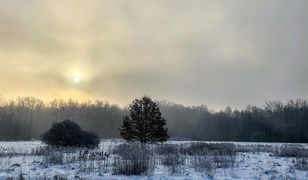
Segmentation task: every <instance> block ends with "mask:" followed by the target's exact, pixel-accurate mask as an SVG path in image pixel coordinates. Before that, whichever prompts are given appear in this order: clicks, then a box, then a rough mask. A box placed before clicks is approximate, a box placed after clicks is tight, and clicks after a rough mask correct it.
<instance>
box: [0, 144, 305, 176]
mask: <svg viewBox="0 0 308 180" xmlns="http://www.w3.org/2000/svg"><path fill="white" fill-rule="evenodd" d="M121 143H122V141H120V140H104V141H102V142H101V144H100V149H99V150H98V151H102V152H111V151H112V149H114V147H116V146H117V145H119V144H121ZM182 143H184V144H189V143H191V142H189V141H185V142H183V141H171V142H169V144H182ZM210 143H213V142H210ZM215 143H218V142H215ZM232 143H233V144H235V145H236V146H237V147H241V149H242V150H241V151H239V152H237V153H236V157H235V162H234V164H233V165H232V166H230V167H225V168H214V169H211V170H209V171H206V172H205V171H203V172H200V171H198V170H196V168H194V167H193V166H192V165H191V164H190V163H187V161H189V158H188V159H185V163H184V164H183V165H180V166H179V167H178V168H177V170H176V171H174V172H172V171H170V168H167V167H166V166H164V165H162V164H160V163H155V165H154V166H153V168H154V169H153V173H152V174H151V175H149V176H123V175H113V172H112V163H113V160H112V158H110V159H109V160H106V161H104V162H99V163H98V161H95V160H94V161H93V162H92V161H91V162H88V163H87V164H86V165H84V164H81V163H80V162H78V161H72V162H71V163H65V164H55V165H50V164H45V163H44V156H42V155H36V154H33V150H35V149H37V148H38V147H41V146H44V145H43V144H41V143H40V142H38V141H27V142H0V152H1V153H0V179H7V178H18V176H19V175H20V174H22V175H23V176H24V177H25V178H26V179H44V178H50V179H53V178H55V177H58V178H60V177H63V178H67V179H145V178H146V179H303V180H304V179H308V171H304V170H298V169H296V168H295V166H294V162H295V158H292V157H290V158H287V157H277V156H273V154H272V152H269V151H270V150H268V149H271V148H272V149H275V148H279V147H281V146H282V145H284V144H282V143H237V142H232ZM259 145H261V146H262V148H259V149H257V148H256V149H257V151H256V150H251V149H250V148H251V147H258V146H259ZM289 145H291V146H293V145H294V146H297V145H296V144H289ZM302 146H304V147H305V148H307V145H306V144H302ZM264 147H265V148H264ZM245 148H246V149H249V150H247V151H246V150H243V149H245ZM111 157H112V156H111ZM157 158H158V157H157ZM72 159H73V158H72ZM155 162H156V161H155ZM157 162H159V161H157ZM100 166H102V167H104V168H101V167H100Z"/></svg>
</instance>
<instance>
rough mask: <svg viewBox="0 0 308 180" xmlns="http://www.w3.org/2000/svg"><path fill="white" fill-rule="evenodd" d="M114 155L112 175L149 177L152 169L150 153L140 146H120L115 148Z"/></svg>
mask: <svg viewBox="0 0 308 180" xmlns="http://www.w3.org/2000/svg"><path fill="white" fill-rule="evenodd" d="M114 154H115V155H116V157H115V160H114V164H113V174H117V175H149V174H150V171H151V170H152V169H153V167H152V166H153V159H152V158H151V151H150V149H149V148H148V147H147V146H144V145H142V144H139V143H131V144H121V145H119V146H117V147H116V148H115V150H114Z"/></svg>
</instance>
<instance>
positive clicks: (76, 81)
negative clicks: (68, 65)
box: [73, 76, 81, 84]
mask: <svg viewBox="0 0 308 180" xmlns="http://www.w3.org/2000/svg"><path fill="white" fill-rule="evenodd" d="M73 80H74V82H75V83H76V84H77V83H79V82H80V80H81V79H80V76H74V79H73Z"/></svg>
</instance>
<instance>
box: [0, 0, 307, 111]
mask: <svg viewBox="0 0 308 180" xmlns="http://www.w3.org/2000/svg"><path fill="white" fill-rule="evenodd" d="M307 77H308V1H307V0H249V1H248V0H211V1H210V0H147V1H144V0H108V1H107V0H65V1H63V0H49V1H47V0H45V1H43V0H0V94H1V95H2V96H4V97H16V96H36V97H39V98H42V99H45V100H50V99H53V98H68V97H72V98H76V99H87V98H101V99H104V100H108V101H110V102H111V103H116V104H121V105H125V104H128V103H130V102H131V101H132V100H133V99H134V98H136V97H140V96H142V95H145V94H146V95H149V96H151V97H153V98H154V99H159V100H163V99H166V100H170V101H174V102H177V103H182V104H186V105H199V104H207V105H208V106H209V107H213V108H220V107H225V106H233V107H244V106H245V105H247V104H252V105H262V104H264V102H265V101H268V100H282V101H286V100H287V99H290V98H308V79H307Z"/></svg>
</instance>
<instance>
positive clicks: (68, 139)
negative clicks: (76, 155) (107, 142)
mask: <svg viewBox="0 0 308 180" xmlns="http://www.w3.org/2000/svg"><path fill="white" fill-rule="evenodd" d="M41 139H42V141H43V142H44V143H46V144H48V145H51V146H64V147H68V146H71V147H97V146H98V144H99V137H98V136H97V135H96V134H94V133H92V132H86V131H83V130H82V129H81V128H80V126H79V125H78V124H76V123H75V122H73V121H71V120H65V121H62V122H58V123H53V124H52V127H51V128H50V129H49V130H48V131H47V132H45V133H44V134H42V136H41Z"/></svg>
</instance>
